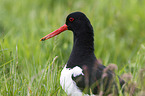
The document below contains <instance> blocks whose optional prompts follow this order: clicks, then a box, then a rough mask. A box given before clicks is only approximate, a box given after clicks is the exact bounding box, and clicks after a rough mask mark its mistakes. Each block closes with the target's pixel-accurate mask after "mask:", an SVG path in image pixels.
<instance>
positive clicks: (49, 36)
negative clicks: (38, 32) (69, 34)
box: [40, 24, 68, 41]
mask: <svg viewBox="0 0 145 96" xmlns="http://www.w3.org/2000/svg"><path fill="white" fill-rule="evenodd" d="M67 27H68V26H67V25H66V24H64V25H63V26H61V27H60V28H59V29H57V30H55V31H53V32H52V33H50V34H48V35H46V36H45V37H43V38H41V39H40V41H44V40H47V39H49V38H52V37H54V36H56V35H58V34H60V33H61V32H63V31H65V30H68V28H67Z"/></svg>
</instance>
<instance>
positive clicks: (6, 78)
mask: <svg viewBox="0 0 145 96" xmlns="http://www.w3.org/2000/svg"><path fill="white" fill-rule="evenodd" d="M144 10H145V1H144V0H0V96H6V95H7V96H12V95H13V96H18V95H20V96H26V95H28V96H29V95H32V96H36V95H37V96H43V95H44V96H50V95H51V96H53V95H54V96H66V94H65V92H64V91H63V90H62V89H61V87H60V84H59V77H60V72H61V70H62V68H63V66H64V65H65V64H66V62H67V60H68V58H69V54H70V52H71V49H72V45H73V34H72V32H70V31H65V32H63V33H62V34H60V35H58V36H56V37H54V38H52V39H49V40H47V41H45V42H40V41H39V40H40V38H41V37H43V36H45V35H47V34H48V33H50V32H52V31H54V30H55V29H57V28H59V27H60V26H62V25H63V24H64V23H65V18H66V16H67V15H68V14H69V13H71V12H74V11H81V12H83V13H85V14H86V15H87V16H88V18H89V19H90V21H91V23H92V25H93V28H94V33H95V37H94V38H95V54H96V56H97V58H99V59H101V60H102V62H103V64H104V65H105V66H107V65H108V64H110V63H114V64H116V65H117V66H118V71H116V73H117V74H118V75H122V74H124V73H131V74H132V79H131V81H132V82H136V84H137V86H138V87H139V88H141V89H142V91H143V90H144V89H145V82H144V81H145V79H144V75H145V72H143V75H142V78H141V76H140V74H141V73H140V70H143V68H145V66H144V64H145V12H144ZM56 56H58V57H57V58H56V59H55V60H54V58H55V57H56ZM142 80H144V81H143V82H142ZM142 91H141V92H142ZM141 92H138V93H137V94H141ZM128 95H129V94H128Z"/></svg>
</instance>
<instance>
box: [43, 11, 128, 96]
mask: <svg viewBox="0 0 145 96" xmlns="http://www.w3.org/2000/svg"><path fill="white" fill-rule="evenodd" d="M65 30H71V31H72V32H73V35H74V43H73V49H72V52H71V55H70V57H69V60H68V62H67V64H66V65H65V66H64V68H63V70H62V71H61V76H60V84H61V86H62V88H63V89H64V90H65V92H66V93H67V95H69V96H82V95H83V96H89V95H91V96H93V95H96V94H99V93H100V92H102V94H103V96H104V95H108V94H111V93H113V94H116V95H118V94H119V93H118V84H117V83H116V77H117V78H118V79H117V80H118V82H119V83H120V84H119V85H120V86H122V85H123V84H124V83H125V82H124V80H122V79H121V78H120V77H119V76H116V75H115V73H114V72H113V71H111V70H109V69H108V68H107V67H105V66H104V65H102V64H101V63H100V62H99V60H97V59H96V56H95V54H94V32H93V27H92V25H91V23H90V21H89V19H88V18H87V17H86V15H85V14H83V13H82V12H73V13H71V14H69V15H68V16H67V18H66V23H65V24H64V25H63V26H62V27H60V28H59V29H57V30H55V31H54V32H52V33H50V34H48V35H46V36H45V37H43V38H42V39H40V41H44V40H47V39H49V38H51V37H54V36H56V35H58V34H60V33H61V32H63V31H65Z"/></svg>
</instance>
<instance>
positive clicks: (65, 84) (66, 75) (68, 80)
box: [60, 65, 89, 96]
mask: <svg viewBox="0 0 145 96" xmlns="http://www.w3.org/2000/svg"><path fill="white" fill-rule="evenodd" d="M72 75H73V76H74V77H76V76H78V75H84V74H83V72H82V69H81V68H80V67H78V66H76V67H74V68H73V69H70V68H66V65H65V67H64V68H63V70H62V71H61V76H60V84H61V86H62V88H63V89H64V90H65V92H66V93H67V95H69V96H82V95H83V96H89V95H88V94H83V93H82V92H81V90H80V89H79V88H78V87H77V86H76V83H75V82H74V81H73V80H72Z"/></svg>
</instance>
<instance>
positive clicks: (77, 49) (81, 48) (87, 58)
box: [67, 30, 96, 68]
mask: <svg viewBox="0 0 145 96" xmlns="http://www.w3.org/2000/svg"><path fill="white" fill-rule="evenodd" d="M84 31H85V32H82V30H81V32H82V33H83V34H80V36H79V35H78V36H76V35H75V34H74V44H73V49H72V52H71V55H70V57H69V60H68V62H67V67H68V68H73V67H75V66H79V67H83V65H91V64H93V62H94V61H95V60H96V57H95V55H94V37H93V30H92V32H86V31H87V30H84ZM88 31H90V30H88ZM74 33H75V32H74Z"/></svg>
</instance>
